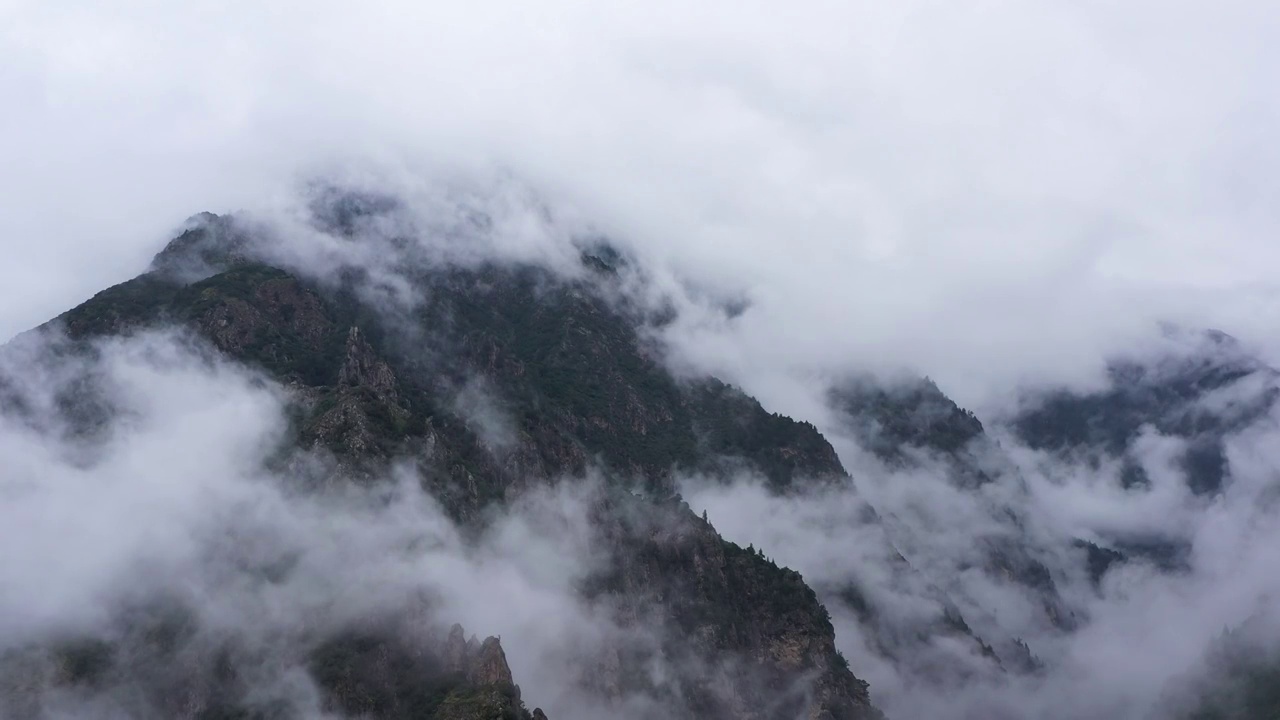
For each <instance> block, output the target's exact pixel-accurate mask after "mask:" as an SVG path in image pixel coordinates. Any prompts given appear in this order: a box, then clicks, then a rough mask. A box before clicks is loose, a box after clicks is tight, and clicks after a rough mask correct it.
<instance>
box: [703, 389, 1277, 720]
mask: <svg viewBox="0 0 1280 720" xmlns="http://www.w3.org/2000/svg"><path fill="white" fill-rule="evenodd" d="M1256 381H1257V379H1256V378H1254V379H1250V380H1247V381H1246V382H1245V383H1243V385H1247V387H1237V388H1235V389H1234V390H1235V392H1236V394H1238V395H1243V396H1244V397H1247V398H1248V397H1251V398H1255V399H1256V397H1257V393H1258V392H1259V391H1260V390H1261V389H1260V388H1259V387H1257V382H1256ZM1272 382H1274V381H1272ZM1224 394H1230V390H1219V391H1216V392H1215V393H1209V394H1208V395H1207V396H1206V399H1205V400H1204V403H1203V404H1205V405H1206V406H1208V407H1212V408H1218V409H1221V408H1223V407H1227V408H1229V407H1230V404H1229V403H1224V402H1223V395H1224ZM987 426H988V432H989V433H992V435H993V437H994V438H996V439H997V440H998V445H996V444H992V445H991V446H989V447H987V448H986V449H985V450H982V451H983V452H987V453H1003V454H1004V455H1003V460H1002V463H1003V468H1002V471H1001V473H1000V474H998V475H996V476H995V478H994V480H993V481H992V482H991V483H988V484H985V485H982V486H980V487H978V488H972V487H971V488H968V489H962V488H960V487H957V486H955V485H953V484H952V483H951V481H949V480H948V478H949V476H950V474H951V473H950V471H949V470H948V467H947V465H946V460H945V458H931V457H929V456H928V455H927V454H921V455H920V456H918V457H916V458H915V460H914V462H912V463H910V464H908V465H907V466H906V467H901V466H886V465H884V464H881V463H879V462H877V461H875V460H874V459H872V458H871V457H870V454H869V453H867V452H865V451H864V450H862V449H861V448H860V447H858V445H857V443H856V441H854V440H852V439H850V438H848V437H846V436H843V435H842V434H840V433H839V430H838V428H837V429H834V430H830V431H829V434H828V437H830V438H831V439H832V442H833V444H834V445H835V447H836V449H837V450H838V451H839V452H840V455H841V458H842V460H843V461H844V463H845V464H846V466H847V467H849V469H850V471H851V472H852V473H853V475H854V482H853V483H851V484H850V485H849V486H847V487H845V488H843V489H825V490H822V491H819V492H815V493H810V494H801V495H790V496H785V497H780V496H777V495H774V494H772V493H770V492H768V491H767V490H766V489H765V487H764V486H763V485H762V484H760V483H758V482H756V481H753V480H752V479H751V478H737V479H734V480H732V481H729V482H705V481H700V480H698V479H692V480H689V481H687V482H686V484H685V486H684V489H683V491H684V494H685V497H686V498H687V499H688V501H689V503H690V505H691V506H692V507H694V509H695V510H698V509H706V510H707V513H708V516H709V518H710V520H711V522H712V523H713V524H714V525H715V526H716V527H717V529H719V530H720V531H721V532H722V533H724V535H725V537H727V538H729V539H731V540H734V541H735V542H739V543H744V544H745V543H754V544H755V545H756V546H758V547H761V548H763V549H764V551H765V552H766V554H767V555H769V556H770V557H773V558H775V559H776V560H777V561H778V562H779V563H780V564H784V565H788V566H790V567H794V568H795V569H797V570H798V571H800V572H801V574H802V575H803V576H804V577H805V580H806V581H807V582H809V583H810V584H811V585H812V586H813V587H814V588H815V589H816V590H817V592H818V593H819V597H820V598H822V599H823V602H824V603H825V604H826V605H827V607H828V608H829V609H830V611H831V613H832V619H833V623H834V624H835V627H836V630H837V642H838V644H839V646H840V648H841V650H842V651H843V652H844V653H845V654H846V655H847V656H848V657H849V658H850V663H851V665H852V667H854V669H855V672H859V673H861V674H863V675H864V676H865V677H867V679H868V680H869V681H870V682H871V688H872V693H873V698H874V700H875V701H876V703H877V704H878V705H879V706H880V707H882V708H883V709H884V710H885V711H886V713H887V714H888V715H889V717H903V718H913V717H945V718H990V717H996V718H1022V717H1040V718H1053V719H1061V720H1067V719H1070V720H1076V719H1080V720H1083V719H1084V718H1113V717H1114V718H1121V717H1124V718H1139V717H1142V718H1145V717H1152V718H1154V717H1176V716H1178V715H1177V713H1178V712H1179V711H1180V710H1182V709H1185V708H1184V704H1185V703H1188V702H1194V701H1195V697H1196V692H1197V688H1200V687H1203V685H1199V684H1197V683H1199V682H1200V680H1199V679H1200V678H1202V677H1203V676H1204V675H1205V673H1206V668H1208V667H1211V666H1210V665H1208V663H1210V662H1211V661H1212V657H1213V653H1215V652H1217V650H1216V648H1218V647H1219V646H1220V644H1221V643H1222V642H1223V640H1222V636H1223V632H1224V630H1228V629H1235V628H1247V630H1241V632H1247V633H1248V635H1249V638H1250V641H1251V642H1253V643H1257V644H1258V645H1259V646H1261V647H1264V648H1265V647H1270V646H1272V645H1274V643H1275V642H1277V641H1280V635H1277V633H1276V631H1275V628H1276V627H1277V626H1276V624H1275V622H1276V620H1277V617H1276V614H1275V612H1274V608H1273V605H1274V598H1275V597H1276V593H1277V591H1280V587H1278V586H1277V583H1276V581H1275V578H1276V577H1277V575H1276V574H1275V572H1274V570H1273V566H1274V565H1275V563H1276V562H1277V556H1276V554H1275V552H1274V547H1275V543H1276V542H1277V539H1278V538H1280V523H1277V522H1276V520H1275V508H1276V502H1277V498H1280V494H1277V493H1278V490H1277V488H1280V484H1277V481H1278V479H1280V478H1278V476H1277V474H1276V472H1275V467H1276V463H1277V457H1276V455H1275V448H1276V447H1277V444H1276V443H1277V432H1278V431H1280V416H1277V415H1276V411H1275V410H1274V409H1273V411H1272V412H1271V413H1270V414H1269V415H1265V416H1262V417H1257V418H1254V419H1253V420H1252V421H1251V422H1250V423H1249V424H1248V425H1246V426H1244V427H1241V428H1239V429H1237V430H1235V431H1234V432H1231V433H1229V434H1228V435H1227V436H1226V440H1225V445H1226V456H1227V460H1228V480H1227V482H1226V483H1225V485H1224V489H1223V491H1222V492H1221V493H1219V494H1216V495H1213V496H1208V497H1205V496H1198V495H1195V494H1193V493H1192V492H1191V491H1190V489H1189V488H1188V478H1187V475H1186V471H1185V469H1184V467H1183V466H1182V465H1181V464H1180V463H1179V462H1178V458H1179V457H1180V456H1181V454H1182V452H1183V450H1184V448H1185V444H1186V443H1185V440H1183V439H1180V438H1176V437H1171V436H1161V435H1159V434H1158V433H1156V432H1154V431H1153V430H1150V429H1148V431H1146V432H1145V433H1144V434H1142V435H1141V436H1140V437H1138V438H1137V439H1136V440H1135V441H1134V444H1133V448H1132V452H1133V454H1134V456H1135V457H1137V458H1138V459H1139V461H1140V462H1141V463H1142V464H1143V467H1144V469H1145V470H1146V472H1147V475H1148V477H1149V479H1150V485H1149V487H1146V488H1130V489H1125V488H1124V487H1122V485H1121V480H1120V467H1119V464H1118V462H1115V461H1113V460H1106V459H1103V461H1102V462H1101V464H1100V465H1099V464H1097V459H1095V458H1088V457H1073V456H1060V455H1055V454H1051V453H1046V452H1038V451H1033V450H1030V449H1028V448H1025V447H1023V446H1021V445H1019V444H1018V443H1017V441H1016V439H1015V438H1014V437H1013V436H1012V435H1011V434H1010V433H1008V431H1007V429H1006V428H1004V427H1003V426H1001V425H1000V424H999V423H987ZM993 462H995V460H993ZM871 507H874V509H875V515H874V519H873V516H871V515H869V514H868V511H867V509H868V508H871ZM1000 538H1004V539H1007V540H1009V541H1011V542H1012V543H1013V544H1014V546H1016V547H1018V548H1021V549H1023V550H1025V551H1027V552H1028V553H1030V554H1031V556H1033V557H1035V558H1036V559H1038V560H1040V561H1041V562H1043V563H1045V565H1046V567H1047V569H1048V571H1049V573H1050V575H1051V577H1052V579H1053V582H1054V583H1055V585H1056V587H1057V591H1058V594H1059V596H1060V597H1061V603H1062V606H1063V607H1064V608H1065V609H1067V610H1069V611H1070V612H1072V613H1074V620H1075V622H1074V625H1073V626H1072V627H1070V628H1069V629H1066V630H1064V629H1061V628H1057V627H1053V626H1051V625H1050V624H1048V623H1046V622H1045V620H1044V618H1043V611H1042V610H1041V608H1040V603H1041V602H1043V599H1042V598H1041V597H1040V596H1038V595H1037V594H1036V593H1034V592H1032V591H1030V590H1029V589H1028V587H1026V586H1025V585H1023V584H1020V583H1017V582H1006V581H1002V579H1001V578H1000V577H999V576H998V575H993V574H988V573H984V572H982V571H981V568H982V567H983V564H984V561H985V552H986V548H987V547H989V546H988V545H987V543H988V542H990V541H991V540H993V539H1000ZM1077 538H1083V539H1088V540H1093V541H1095V542H1101V543H1103V544H1104V545H1108V546H1109V545H1111V544H1114V543H1116V541H1117V540H1127V539H1128V540H1133V539H1143V538H1147V539H1151V538H1155V539H1162V540H1164V541H1167V542H1169V541H1172V542H1181V543H1185V544H1186V547H1187V548H1189V550H1188V551H1187V557H1186V559H1185V564H1183V565H1180V566H1178V567H1176V568H1172V569H1170V568H1167V567H1161V566H1160V565H1159V564H1158V563H1155V562H1152V561H1149V560H1146V559H1144V558H1143V556H1142V555H1141V554H1139V553H1135V552H1133V551H1132V550H1129V549H1127V548H1125V547H1124V546H1123V545H1121V546H1120V547H1121V548H1122V549H1123V550H1126V552H1129V560H1128V561H1127V562H1126V563H1124V564H1121V565H1117V566H1113V567H1112V568H1111V569H1109V570H1108V571H1107V573H1106V574H1105V575H1104V576H1103V578H1102V582H1101V584H1100V585H1098V586H1096V587H1095V585H1094V584H1093V582H1092V581H1091V579H1090V578H1089V576H1088V575H1087V573H1086V572H1085V568H1086V559H1085V556H1084V553H1083V551H1082V550H1080V549H1077V548H1075V547H1073V541H1074V540H1075V539H1077ZM895 549H896V550H898V551H901V553H902V554H903V555H904V556H905V558H906V559H907V561H908V562H909V563H910V564H911V568H910V570H907V569H904V568H902V567H900V566H898V565H897V564H895V563H894V562H893V560H892V557H893V555H892V551H893V550H895ZM850 586H852V587H855V588H857V589H858V590H859V593H860V595H861V596H862V597H863V598H865V599H866V600H867V601H869V603H870V605H871V606H872V608H873V609H874V613H873V615H872V618H873V619H872V620H871V621H870V622H868V621H867V620H866V619H865V618H864V617H862V616H861V615H860V614H859V613H858V612H857V611H856V607H855V606H853V605H851V604H850V603H849V601H848V598H847V596H844V595H842V591H843V590H845V589H846V588H848V587H850ZM944 601H945V602H947V603H950V604H952V606H954V607H955V608H957V609H958V610H959V611H960V612H961V613H962V614H963V617H964V619H965V621H966V622H967V624H968V626H969V627H970V628H971V629H972V630H973V631H974V632H975V633H976V634H977V635H978V636H979V637H980V638H982V639H983V640H984V641H985V642H987V643H989V644H991V645H994V646H995V647H996V648H997V653H1000V651H1001V649H1002V648H1003V647H1004V645H1003V643H1005V642H1009V641H1011V640H1012V639H1013V638H1018V639H1021V640H1023V641H1025V642H1026V643H1027V644H1028V646H1029V647H1030V650H1031V652H1032V653H1033V654H1034V655H1035V656H1036V657H1037V659H1038V660H1040V661H1041V662H1042V663H1043V668H1042V669H1041V670H1039V671H1037V672H1034V673H1030V674H1020V673H1018V672H1016V671H1014V672H996V671H993V668H992V667H991V665H990V664H989V663H985V662H984V661H983V660H982V658H981V657H980V656H979V653H977V652H976V651H975V647H974V645H973V644H972V643H966V642H961V641H960V640H959V639H958V637H957V636H956V635H955V634H953V633H950V634H949V633H947V632H946V631H944V630H942V629H941V628H940V627H939V624H938V623H939V620H940V618H941V617H942V615H943V613H944V611H945V608H946V605H944V604H943V603H944ZM921 632H923V633H924V635H925V637H927V638H928V639H927V640H924V641H922V640H921V638H920V636H918V635H916V633H921ZM1002 659H1003V660H1005V661H1006V662H1005V666H1006V669H1008V670H1011V671H1012V670H1014V668H1015V665H1014V663H1012V662H1009V656H1007V655H1003V656H1002ZM939 667H941V668H944V669H945V670H946V671H948V672H941V673H939V672H937V670H936V668H939ZM931 668H933V670H931Z"/></svg>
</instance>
